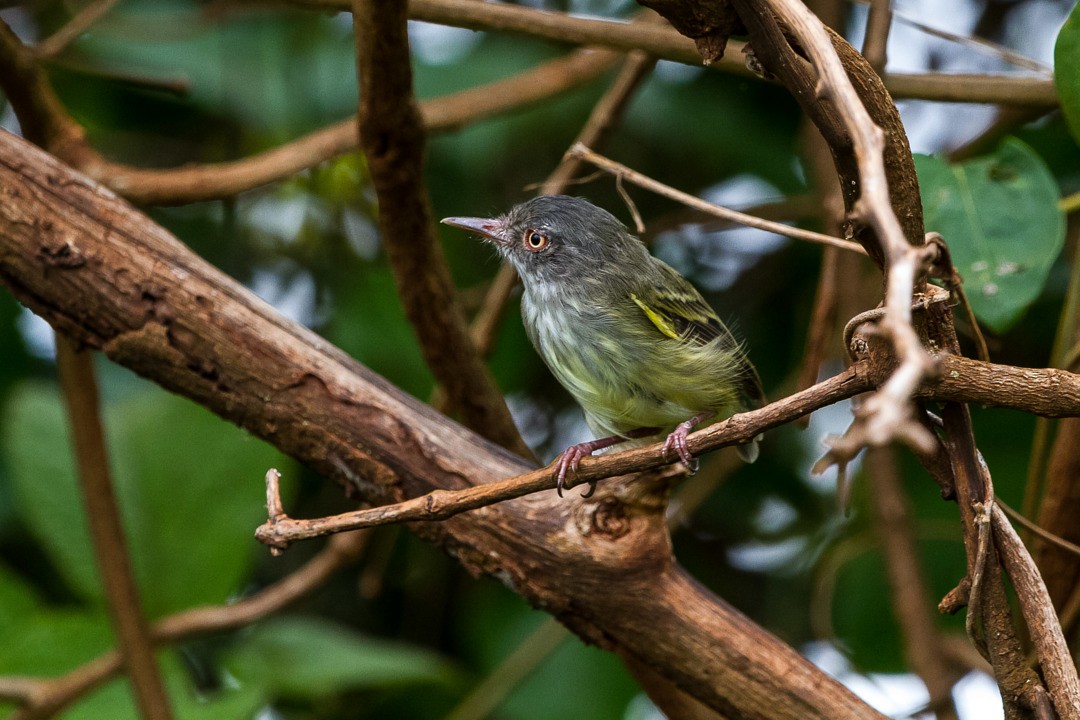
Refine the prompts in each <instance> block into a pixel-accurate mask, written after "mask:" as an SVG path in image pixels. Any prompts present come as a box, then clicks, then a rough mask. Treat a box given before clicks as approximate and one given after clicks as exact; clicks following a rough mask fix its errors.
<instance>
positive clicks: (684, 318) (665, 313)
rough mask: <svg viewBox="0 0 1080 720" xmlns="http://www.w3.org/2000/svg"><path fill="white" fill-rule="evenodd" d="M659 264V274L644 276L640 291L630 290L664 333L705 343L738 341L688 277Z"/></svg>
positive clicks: (675, 337)
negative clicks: (718, 339) (725, 338)
mask: <svg viewBox="0 0 1080 720" xmlns="http://www.w3.org/2000/svg"><path fill="white" fill-rule="evenodd" d="M656 267H657V270H658V271H659V274H658V275H656V276H654V277H653V278H643V283H642V284H641V286H640V287H639V288H638V289H637V292H634V293H630V299H631V300H633V301H634V303H635V304H636V305H637V306H638V307H639V308H641V311H642V312H643V313H645V317H647V318H649V320H650V321H651V322H652V324H653V325H655V326H656V328H657V329H658V330H659V331H660V332H661V333H663V334H664V335H666V336H667V337H669V338H671V339H673V340H682V341H684V342H691V343H694V344H695V345H704V344H706V343H709V342H711V341H713V340H715V339H716V338H718V337H721V336H726V337H727V338H730V340H731V344H732V345H735V344H736V343H735V339H734V338H733V337H732V336H731V333H730V332H729V331H728V329H727V328H726V327H724V323H722V322H720V318H719V317H717V316H716V313H715V312H714V311H713V309H712V308H711V307H709V304H708V303H707V302H705V299H704V298H703V297H701V293H699V292H698V291H697V290H696V289H695V288H694V286H693V285H691V284H690V283H689V281H688V280H687V279H686V278H684V277H683V276H682V275H680V274H679V273H677V272H676V271H675V270H673V269H672V268H671V267H669V266H668V265H666V264H664V263H661V262H659V261H657V262H656ZM650 280H655V282H651V281H650Z"/></svg>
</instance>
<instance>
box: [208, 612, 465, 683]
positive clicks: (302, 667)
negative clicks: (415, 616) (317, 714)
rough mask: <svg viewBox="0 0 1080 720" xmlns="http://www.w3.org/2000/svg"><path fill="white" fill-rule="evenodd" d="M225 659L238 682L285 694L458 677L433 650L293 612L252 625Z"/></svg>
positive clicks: (447, 680) (454, 680)
mask: <svg viewBox="0 0 1080 720" xmlns="http://www.w3.org/2000/svg"><path fill="white" fill-rule="evenodd" d="M225 665H226V667H228V668H229V669H230V670H231V672H232V674H233V675H234V676H235V677H237V678H238V679H240V681H241V682H251V683H253V684H256V685H259V686H262V687H265V688H267V690H268V691H270V692H272V693H274V694H275V695H277V696H279V697H289V698H309V699H314V698H321V697H326V696H328V695H334V694H338V693H342V692H346V691H350V690H364V689H374V688H396V687H402V686H409V685H418V684H438V685H444V686H445V685H457V684H459V683H460V677H459V673H458V672H457V671H456V670H454V668H453V667H452V666H451V665H450V664H449V663H447V662H446V661H445V660H443V659H441V658H439V657H438V656H437V655H435V654H433V653H430V652H427V651H425V650H420V649H417V648H414V647H411V646H409V645H405V644H403V643H397V642H389V641H386V640H380V639H377V638H372V637H365V636H363V635H359V634H357V633H355V632H352V631H351V630H348V629H346V628H344V627H341V626H338V625H334V624H332V623H328V622H324V621H320V620H315V619H308V618H299V617H283V618H278V619H275V620H271V621H268V622H265V623H262V624H260V625H258V626H256V627H255V628H253V629H252V631H251V633H250V634H249V635H247V636H246V637H245V638H244V640H243V642H242V643H241V644H240V645H239V646H237V647H236V648H235V649H233V650H232V651H231V652H230V653H229V655H228V656H227V657H226V658H225Z"/></svg>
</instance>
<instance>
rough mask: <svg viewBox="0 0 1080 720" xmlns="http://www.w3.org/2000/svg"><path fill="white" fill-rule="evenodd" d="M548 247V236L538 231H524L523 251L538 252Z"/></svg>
mask: <svg viewBox="0 0 1080 720" xmlns="http://www.w3.org/2000/svg"><path fill="white" fill-rule="evenodd" d="M547 246H548V236H547V235H545V234H544V233H542V232H540V231H539V230H526V231H525V249H526V250H528V251H530V252H540V251H541V250H543V249H544V248H546V247H547Z"/></svg>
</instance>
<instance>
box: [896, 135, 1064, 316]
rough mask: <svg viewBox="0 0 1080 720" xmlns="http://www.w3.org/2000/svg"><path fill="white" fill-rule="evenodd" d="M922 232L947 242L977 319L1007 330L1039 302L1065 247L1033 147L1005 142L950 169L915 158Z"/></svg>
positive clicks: (1052, 186)
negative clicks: (921, 202) (919, 191)
mask: <svg viewBox="0 0 1080 720" xmlns="http://www.w3.org/2000/svg"><path fill="white" fill-rule="evenodd" d="M915 167H916V169H917V170H918V173H919V184H920V185H921V187H922V201H923V211H924V212H925V214H926V229H927V230H929V231H937V232H939V233H941V235H942V236H943V237H944V238H945V242H946V243H948V245H949V250H950V251H951V253H952V259H953V264H954V265H955V266H956V269H957V270H958V271H959V272H960V275H961V276H962V277H963V278H964V290H965V292H966V293H967V296H968V299H969V300H970V302H971V307H972V309H973V310H974V311H975V315H976V316H977V317H978V318H979V320H980V321H982V322H983V323H985V324H986V325H987V326H988V327H989V328H991V329H992V330H994V331H995V332H998V333H1001V332H1004V331H1006V330H1008V329H1009V328H1010V327H1011V326H1012V325H1013V324H1014V323H1015V322H1016V321H1017V320H1019V319H1020V316H1021V315H1022V314H1023V312H1024V310H1026V309H1027V307H1028V306H1029V305H1031V303H1032V302H1034V300H1035V298H1036V297H1038V295H1039V292H1040V291H1041V290H1042V288H1043V285H1044V284H1045V283H1046V277H1047V274H1048V273H1049V272H1050V267H1051V266H1052V265H1053V263H1054V260H1055V259H1056V258H1057V256H1058V253H1060V252H1061V247H1062V245H1063V244H1064V242H1065V217H1064V215H1063V214H1062V212H1061V211H1060V210H1059V209H1058V205H1057V203H1058V195H1059V191H1058V186H1057V182H1056V181H1055V180H1054V178H1053V176H1052V175H1051V174H1050V172H1049V170H1047V168H1046V166H1045V164H1044V163H1043V162H1042V160H1041V159H1040V158H1039V156H1038V155H1036V154H1035V153H1034V152H1033V151H1032V150H1031V148H1029V147H1028V146H1027V145H1025V144H1024V143H1022V142H1020V141H1019V140H1016V139H1015V138H1009V139H1007V140H1006V141H1005V142H1003V143H1002V144H1001V146H1000V147H999V148H998V149H997V150H996V151H995V152H994V153H993V154H991V155H987V156H984V157H980V158H976V159H974V160H970V161H968V162H965V163H959V164H956V165H948V164H946V163H945V162H944V161H942V160H940V159H938V158H934V157H927V156H917V157H916V158H915Z"/></svg>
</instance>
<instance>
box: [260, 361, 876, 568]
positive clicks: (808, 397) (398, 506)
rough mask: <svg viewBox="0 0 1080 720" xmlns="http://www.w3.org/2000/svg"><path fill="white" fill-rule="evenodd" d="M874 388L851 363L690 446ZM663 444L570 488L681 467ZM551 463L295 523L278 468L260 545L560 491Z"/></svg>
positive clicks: (584, 472)
mask: <svg viewBox="0 0 1080 720" xmlns="http://www.w3.org/2000/svg"><path fill="white" fill-rule="evenodd" d="M869 389H870V385H869V383H868V382H867V377H866V372H865V366H864V365H853V366H852V367H849V368H848V369H847V370H845V371H844V372H842V373H840V374H839V375H837V376H835V377H832V378H829V379H828V380H825V381H823V382H821V383H818V384H817V385H815V386H813V387H811V388H807V389H806V390H803V391H802V392H798V393H795V394H794V395H789V396H788V397H786V398H783V399H781V400H777V401H776V402H774V403H770V404H769V405H767V406H765V407H763V408H759V409H757V410H750V411H747V412H745V413H740V414H738V415H734V416H732V417H730V418H728V419H727V420H723V421H721V422H718V423H715V424H713V425H710V426H709V427H707V428H705V429H703V430H699V431H697V432H695V433H691V434H690V436H689V438H688V440H687V444H688V446H689V448H690V451H691V453H693V454H694V455H700V454H702V453H705V452H709V451H710V450H716V449H718V448H721V447H726V446H729V445H737V444H740V443H744V442H748V441H749V440H752V439H753V438H755V437H757V436H758V435H759V434H761V433H763V432H765V431H766V430H770V429H772V428H775V427H779V426H781V425H785V424H787V423H789V422H791V421H793V420H795V419H796V418H799V417H802V416H803V415H806V414H807V413H810V412H813V411H814V410H817V409H819V408H822V407H825V406H827V405H832V404H833V403H836V402H839V401H841V400H845V399H847V398H849V397H852V396H853V395H857V394H858V393H860V392H864V391H866V390H869ZM662 446H663V444H662V443H659V442H658V443H653V444H651V445H647V446H644V447H640V448H635V449H633V450H627V451H624V452H618V453H608V454H604V455H598V456H592V455H589V456H586V457H584V458H582V460H581V464H580V466H579V468H578V471H577V472H576V473H575V474H574V476H573V477H572V478H567V479H566V482H565V483H564V487H566V488H571V487H574V486H576V485H583V484H589V483H594V482H596V481H598V480H606V479H609V478H613V477H615V476H618V475H626V474H629V473H634V472H641V471H644V470H655V469H657V468H660V467H663V466H666V465H671V464H672V463H677V462H678V460H677V459H676V460H673V459H672V458H670V457H667V456H665V455H664V453H663V452H662V450H661V448H662ZM553 467H554V464H553V465H550V466H548V467H545V468H540V469H539V470H533V471H532V472H528V473H525V474H523V475H519V476H517V477H512V478H507V479H505V480H499V481H497V482H492V483H486V484H484V485H476V486H473V487H469V488H464V489H461V490H435V491H433V492H430V493H428V494H426V495H422V496H420V497H415V498H412V499H410V500H405V501H403V502H400V503H395V504H394V505H389V506H382V507H373V508H366V509H364V510H355V511H353V512H347V513H342V514H341V515H334V516H331V517H322V518H315V519H312V520H296V519H293V518H290V517H287V516H286V515H285V514H284V512H282V511H281V509H280V508H281V503H280V501H279V500H277V497H278V492H277V482H278V478H277V471H276V470H270V471H269V472H267V474H266V483H267V495H268V497H269V498H270V499H269V501H268V503H267V505H268V506H269V507H270V519H269V520H268V521H267V522H266V523H264V524H263V525H261V526H260V527H259V529H258V530H257V531H256V532H255V537H257V538H258V539H259V542H262V543H265V544H266V545H269V546H270V547H273V548H279V549H283V548H285V547H287V546H288V545H289V544H290V543H292V542H295V541H297V540H307V539H310V538H315V537H321V536H323V535H330V534H333V533H339V532H345V531H349V530H356V529H359V528H368V527H375V526H378V525H389V524H392V523H402V522H415V521H418V520H423V521H433V520H445V519H447V518H450V517H453V516H455V515H458V514H459V513H463V512H466V511H469V510H475V509H477V508H481V507H487V506H489V505H494V504H496V503H500V502H504V501H506V500H512V499H514V498H518V497H521V496H523V495H529V494H531V493H535V492H539V491H541V490H552V489H554V488H555V476H554V474H553V472H552V469H553Z"/></svg>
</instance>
